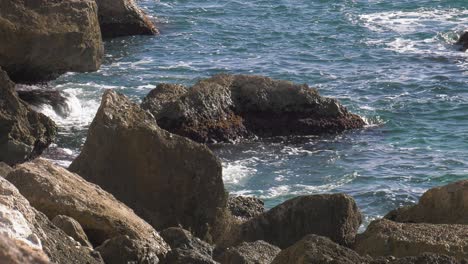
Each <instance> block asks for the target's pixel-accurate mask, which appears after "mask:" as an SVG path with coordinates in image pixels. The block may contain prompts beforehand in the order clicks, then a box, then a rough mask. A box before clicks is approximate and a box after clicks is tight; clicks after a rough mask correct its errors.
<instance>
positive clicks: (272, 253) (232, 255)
mask: <svg viewBox="0 0 468 264" xmlns="http://www.w3.org/2000/svg"><path fill="white" fill-rule="evenodd" d="M280 251H281V249H280V248H278V247H275V246H273V245H270V244H268V243H267V242H265V241H262V240H259V241H255V242H244V243H241V244H240V245H239V246H237V247H232V248H228V249H227V250H225V251H224V252H223V254H222V255H221V256H220V257H219V258H216V260H217V261H218V262H220V263H223V264H270V263H271V262H272V261H273V259H274V258H275V257H276V255H278V253H279V252H280ZM281 263H295V262H281Z"/></svg>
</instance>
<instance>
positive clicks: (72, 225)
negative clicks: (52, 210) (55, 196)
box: [52, 215, 93, 248]
mask: <svg viewBox="0 0 468 264" xmlns="http://www.w3.org/2000/svg"><path fill="white" fill-rule="evenodd" d="M52 223H54V225H55V226H56V227H58V228H60V229H62V230H63V232H65V233H66V234H67V235H69V236H71V237H73V239H75V240H76V241H77V242H78V243H80V244H81V245H82V246H86V247H90V248H92V247H93V246H92V245H91V243H90V242H89V239H88V236H87V235H86V233H85V231H84V230H83V227H81V225H80V223H78V222H77V221H76V220H75V219H73V218H71V217H69V216H66V215H57V216H56V217H54V219H52Z"/></svg>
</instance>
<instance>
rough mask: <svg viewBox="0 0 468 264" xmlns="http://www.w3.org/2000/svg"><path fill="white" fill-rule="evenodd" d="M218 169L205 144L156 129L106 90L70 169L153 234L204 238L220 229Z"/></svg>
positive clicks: (222, 201) (222, 210)
mask: <svg viewBox="0 0 468 264" xmlns="http://www.w3.org/2000/svg"><path fill="white" fill-rule="evenodd" d="M221 169H222V168H221V163H220V162H219V160H218V159H217V158H216V157H215V156H214V155H213V153H212V152H211V151H210V150H209V149H208V148H207V147H206V146H204V145H201V144H197V143H195V142H192V141H191V140H188V139H186V138H183V137H179V136H177V135H173V134H171V133H169V132H167V131H165V130H163V129H161V128H159V127H158V126H157V125H156V122H155V121H154V118H153V117H152V116H151V115H150V114H149V113H147V112H146V111H144V110H142V109H141V108H140V107H139V106H138V105H136V104H134V103H132V102H130V100H128V98H126V97H125V96H123V95H120V94H117V93H115V92H114V91H110V90H109V91H106V92H105V93H104V96H103V99H102V103H101V106H100V108H99V110H98V113H97V114H96V117H95V118H94V120H93V122H92V124H91V126H90V128H89V132H88V138H87V140H86V143H85V145H84V147H83V150H82V152H81V154H80V155H79V156H78V157H77V158H76V160H74V161H73V163H72V164H71V166H70V170H72V171H74V172H77V173H78V174H80V175H81V176H83V177H85V178H86V179H87V180H89V181H91V182H94V183H96V184H98V185H99V186H101V187H102V188H104V189H105V190H107V191H109V192H110V193H112V194H114V195H115V196H116V197H117V198H118V199H119V200H121V201H123V202H124V203H125V204H127V205H129V206H130V207H131V208H133V209H134V210H135V211H136V213H137V214H138V215H140V216H141V217H143V219H145V220H146V221H148V222H149V223H150V224H151V225H152V226H153V227H155V228H156V229H157V230H162V229H164V228H167V227H172V226H182V227H184V228H186V229H188V230H190V231H191V232H192V233H193V234H194V235H196V236H197V237H200V238H202V239H206V240H210V239H211V235H214V236H216V234H217V233H218V231H219V232H222V230H219V229H221V227H223V226H225V223H224V222H225V220H226V214H227V209H226V202H227V195H226V191H225V190H224V184H223V180H222V175H221ZM218 227H219V228H218Z"/></svg>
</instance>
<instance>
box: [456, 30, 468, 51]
mask: <svg viewBox="0 0 468 264" xmlns="http://www.w3.org/2000/svg"><path fill="white" fill-rule="evenodd" d="M457 45H460V46H461V48H460V50H461V51H466V50H468V31H465V32H464V33H463V34H462V35H461V36H460V39H459V40H458V41H457Z"/></svg>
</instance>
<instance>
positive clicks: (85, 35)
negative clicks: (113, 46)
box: [0, 0, 104, 82]
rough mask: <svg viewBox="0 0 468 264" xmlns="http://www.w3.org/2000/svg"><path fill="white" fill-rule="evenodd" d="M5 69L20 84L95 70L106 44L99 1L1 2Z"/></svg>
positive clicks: (0, 61) (0, 55)
mask: <svg viewBox="0 0 468 264" xmlns="http://www.w3.org/2000/svg"><path fill="white" fill-rule="evenodd" d="M0 39H1V40H2V41H1V42H0V66H1V67H3V68H4V70H6V71H7V72H8V74H9V75H10V77H11V79H12V80H14V81H18V82H36V81H44V80H50V79H53V78H55V77H57V76H58V75H59V74H62V73H65V72H67V71H77V72H87V71H96V70H97V69H99V67H100V65H101V60H102V57H103V52H104V48H103V44H102V38H101V31H100V29H99V22H98V16H97V6H96V3H95V1H94V0H66V1H58V0H35V1H24V0H0Z"/></svg>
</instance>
